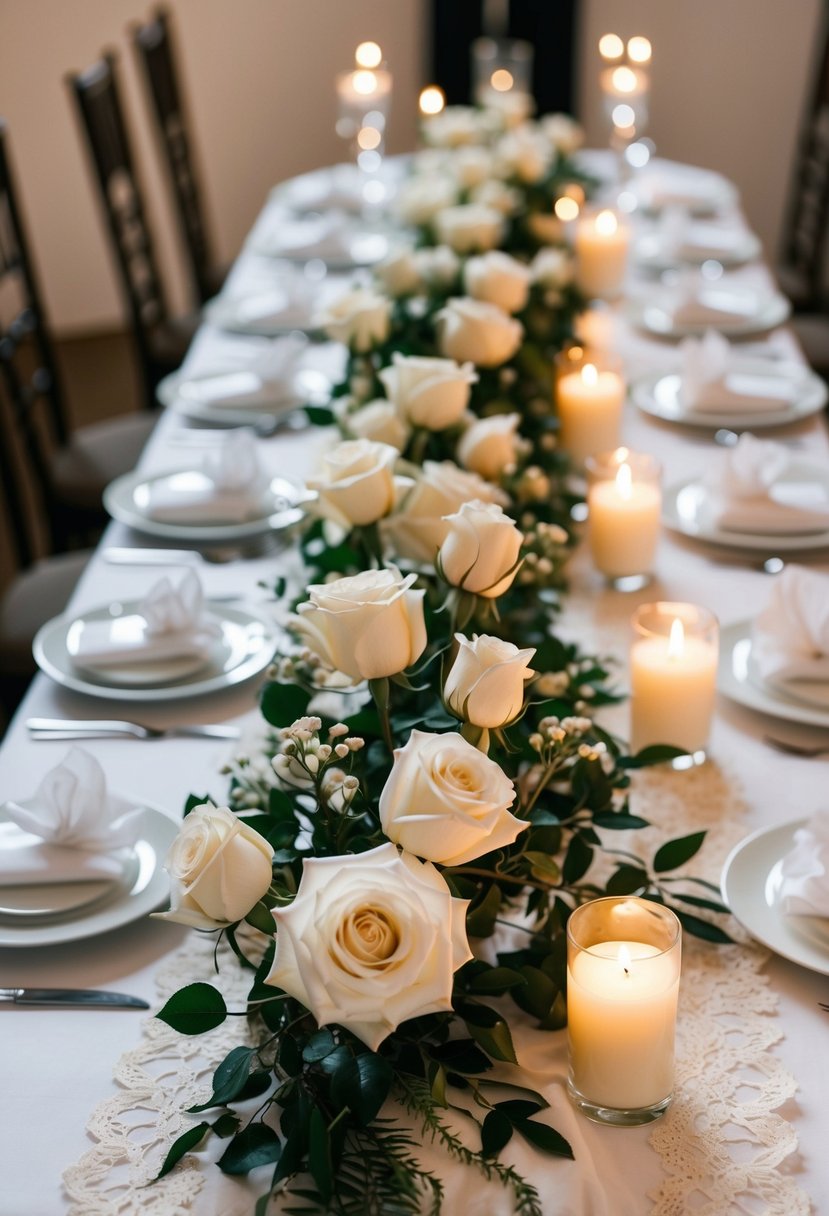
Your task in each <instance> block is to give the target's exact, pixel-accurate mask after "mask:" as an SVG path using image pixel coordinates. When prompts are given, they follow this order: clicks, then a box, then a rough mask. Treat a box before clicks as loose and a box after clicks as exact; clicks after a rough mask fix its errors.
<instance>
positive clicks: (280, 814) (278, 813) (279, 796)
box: [268, 788, 296, 824]
mask: <svg viewBox="0 0 829 1216" xmlns="http://www.w3.org/2000/svg"><path fill="white" fill-rule="evenodd" d="M268 814H269V815H271V816H273V818H274V819H278V820H279V821H280V822H288V823H294V824H295V823H296V816H295V815H294V804H293V803H292V802H291V800H290V798H289V797H288V795H287V794H286V793H285V791H284V790H278V789H276V788H273V789H271V790H269V791H268Z"/></svg>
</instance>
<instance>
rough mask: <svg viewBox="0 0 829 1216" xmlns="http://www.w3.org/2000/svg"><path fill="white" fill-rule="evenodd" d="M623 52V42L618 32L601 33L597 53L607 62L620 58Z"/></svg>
mask: <svg viewBox="0 0 829 1216" xmlns="http://www.w3.org/2000/svg"><path fill="white" fill-rule="evenodd" d="M624 53H625V44H624V42H622V39H621V38H620V37H619V35H618V34H602V36H601V38H600V39H599V54H600V55H601V57H602V59H605V60H607V62H608V63H613V62H614V60H616V59H621V58H622V56H623V55H624Z"/></svg>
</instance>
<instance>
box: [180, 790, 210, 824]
mask: <svg viewBox="0 0 829 1216" xmlns="http://www.w3.org/2000/svg"><path fill="white" fill-rule="evenodd" d="M205 803H208V804H209V805H210V806H213V799H212V798H211V797H210V795H209V794H202V795H201V797H200V796H199V795H198V794H190V795H189V796H188V798H187V801H186V802H185V804H184V814H183V816H182V818H183V819H186V818H187V816H188V815H189V814H190V812H191V811H194V810H195V809H196V807H197V806H204V805H205Z"/></svg>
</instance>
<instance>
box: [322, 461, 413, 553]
mask: <svg viewBox="0 0 829 1216" xmlns="http://www.w3.org/2000/svg"><path fill="white" fill-rule="evenodd" d="M399 455H400V453H399V452H398V450H397V448H395V447H392V446H391V444H388V443H373V442H372V441H371V440H370V439H346V440H344V441H343V442H342V443H338V444H337V446H336V447H335V448H333V449H332V450H331V451H330V452H326V454H325V456H324V457H323V468H322V472H321V473H319V474H318V475H317V476H316V477H309V478H308V482H307V485H308V488H309V490H316V492H317V500H316V502H315V503H314V511H315V512H316V514H317V515H321V516H322V517H323V518H324V519H330V520H333V522H334V523H336V524H339V525H340V527H341V528H346V529H348V530H349V531H350V530H351V528H354V527H364V526H365V525H366V524H373V523H376V522H377V520H378V519H382V517H383V516H384V515H388V514H389V512H390V511H391V509H392V508H393V506H394V504H395V502H396V501H397V497H398V495H399V493H400V492H401V490H402V489H403V488H404V487H405V486H407V485H408V484H409V483H408V482H405V481H401V480H400V479H395V477H394V472H393V470H394V464H395V461H396V460H397V458H398V456H399Z"/></svg>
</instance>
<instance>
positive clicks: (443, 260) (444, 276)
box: [415, 245, 461, 291]
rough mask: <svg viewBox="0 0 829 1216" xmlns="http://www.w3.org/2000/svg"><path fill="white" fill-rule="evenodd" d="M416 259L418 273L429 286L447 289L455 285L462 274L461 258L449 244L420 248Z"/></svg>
mask: <svg viewBox="0 0 829 1216" xmlns="http://www.w3.org/2000/svg"><path fill="white" fill-rule="evenodd" d="M415 261H416V262H417V269H418V273H419V274H420V277H421V278H422V279H423V283H424V285H425V286H426V287H428V288H432V289H437V290H440V291H446V290H448V288H450V287H452V286H453V284H454V283H455V282H456V280H457V278H458V275H459V274H460V269H461V261H460V258H459V257H458V255H457V254H456V253H455V252H454V250H452V249H450V248H449V246H448V245H434V246H432V247H430V248H428V249H418V251H417V253H416V254H415Z"/></svg>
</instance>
